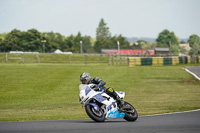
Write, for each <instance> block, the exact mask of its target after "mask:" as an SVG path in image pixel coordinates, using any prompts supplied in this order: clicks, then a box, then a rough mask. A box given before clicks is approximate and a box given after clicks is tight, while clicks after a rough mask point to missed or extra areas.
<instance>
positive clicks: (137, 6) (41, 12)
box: [0, 0, 200, 38]
mask: <svg viewBox="0 0 200 133" xmlns="http://www.w3.org/2000/svg"><path fill="white" fill-rule="evenodd" d="M101 18H103V19H104V21H105V22H106V23H107V26H108V27H109V28H110V29H109V30H110V32H111V34H112V35H119V34H122V35H123V36H125V37H152V38H157V37H158V34H159V33H160V32H161V31H162V30H164V29H168V30H170V31H173V32H174V33H175V35H176V36H178V37H179V38H188V37H189V36H190V35H192V34H197V35H198V36H200V0H0V33H3V32H10V31H11V30H13V29H15V28H16V29H18V30H21V31H27V30H28V29H32V28H35V29H37V30H38V31H40V32H51V31H53V32H58V33H61V34H62V35H64V36H69V35H71V34H74V35H76V34H77V33H78V32H79V31H80V32H81V34H82V35H89V36H91V37H96V28H97V27H98V25H99V22H100V19H101Z"/></svg>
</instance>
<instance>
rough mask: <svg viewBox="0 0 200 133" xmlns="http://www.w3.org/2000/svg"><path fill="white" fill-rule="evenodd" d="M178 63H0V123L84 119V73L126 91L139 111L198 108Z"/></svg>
mask: <svg viewBox="0 0 200 133" xmlns="http://www.w3.org/2000/svg"><path fill="white" fill-rule="evenodd" d="M183 67H184V66H183V65H180V66H162V67H154V66H138V67H131V68H130V67H127V66H108V65H67V64H0V121H27V120H55V119H82V118H88V116H87V115H86V113H85V110H84V108H83V107H82V105H81V104H79V97H78V95H79V89H78V86H79V84H80V81H79V76H80V74H81V73H82V72H85V71H86V72H89V73H90V74H91V75H92V76H93V77H94V76H98V77H100V78H101V79H103V80H104V81H106V82H107V87H113V88H114V89H115V90H120V91H125V92H126V97H125V100H126V101H128V102H130V103H132V104H133V105H134V106H135V107H136V109H137V111H138V113H139V115H140V116H141V115H149V114H157V113H167V112H177V111H185V110H193V109H199V108H200V82H199V81H197V80H195V78H194V77H193V76H192V75H190V74H189V73H187V72H186V71H185V70H184V69H183Z"/></svg>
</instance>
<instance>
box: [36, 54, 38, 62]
mask: <svg viewBox="0 0 200 133" xmlns="http://www.w3.org/2000/svg"><path fill="white" fill-rule="evenodd" d="M36 60H37V63H39V56H38V54H36Z"/></svg>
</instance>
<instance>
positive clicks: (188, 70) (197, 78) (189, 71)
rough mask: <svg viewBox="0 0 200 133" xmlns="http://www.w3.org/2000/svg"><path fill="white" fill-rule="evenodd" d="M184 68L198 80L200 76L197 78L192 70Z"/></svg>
mask: <svg viewBox="0 0 200 133" xmlns="http://www.w3.org/2000/svg"><path fill="white" fill-rule="evenodd" d="M185 70H186V71H187V72H189V73H190V74H192V75H193V76H194V77H195V78H196V79H198V80H200V78H199V77H198V76H197V75H196V74H194V73H193V72H191V71H190V70H188V69H186V68H185Z"/></svg>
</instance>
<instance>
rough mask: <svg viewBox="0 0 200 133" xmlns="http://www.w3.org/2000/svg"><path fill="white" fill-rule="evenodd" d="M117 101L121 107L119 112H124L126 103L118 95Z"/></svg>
mask: <svg viewBox="0 0 200 133" xmlns="http://www.w3.org/2000/svg"><path fill="white" fill-rule="evenodd" d="M116 101H117V104H118V107H119V111H122V110H124V101H123V100H122V99H121V98H120V97H119V96H118V95H117V97H116Z"/></svg>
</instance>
